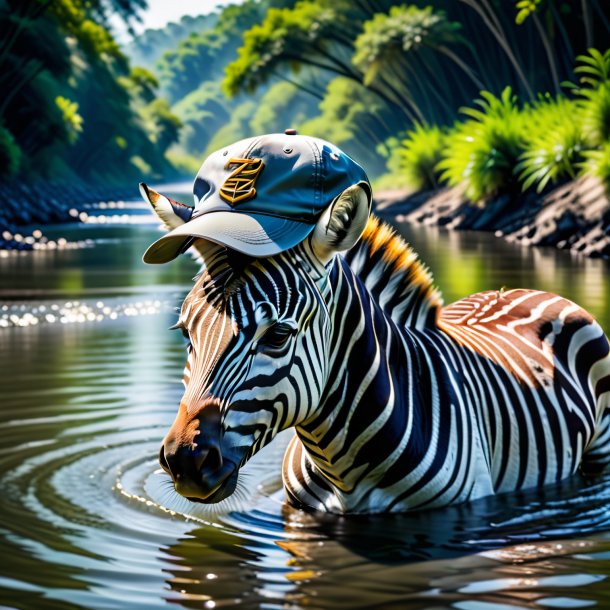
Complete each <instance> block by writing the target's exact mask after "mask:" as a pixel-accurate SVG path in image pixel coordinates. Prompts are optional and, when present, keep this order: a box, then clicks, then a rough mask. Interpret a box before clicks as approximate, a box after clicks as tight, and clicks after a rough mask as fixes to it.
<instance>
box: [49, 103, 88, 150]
mask: <svg viewBox="0 0 610 610" xmlns="http://www.w3.org/2000/svg"><path fill="white" fill-rule="evenodd" d="M55 103H56V104H57V107H58V108H59V110H60V111H61V114H62V118H63V121H64V124H65V126H66V129H67V130H68V134H69V135H68V141H69V142H70V143H74V142H76V140H77V139H78V136H79V134H80V133H81V132H82V131H83V117H82V116H80V114H78V104H77V103H76V102H72V101H71V100H69V99H68V98H66V97H63V96H61V95H58V96H57V97H56V98H55Z"/></svg>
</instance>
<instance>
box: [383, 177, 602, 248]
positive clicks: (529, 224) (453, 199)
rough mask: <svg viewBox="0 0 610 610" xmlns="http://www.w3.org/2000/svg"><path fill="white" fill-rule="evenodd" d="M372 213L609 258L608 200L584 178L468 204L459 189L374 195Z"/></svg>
mask: <svg viewBox="0 0 610 610" xmlns="http://www.w3.org/2000/svg"><path fill="white" fill-rule="evenodd" d="M376 203H377V207H376V211H377V213H378V214H379V215H380V216H383V217H385V218H387V219H388V220H396V221H397V222H410V223H414V224H422V225H428V226H431V225H435V226H443V227H447V228H450V229H456V230H466V229H469V230H476V231H489V232H493V233H494V234H495V235H496V236H498V237H503V238H505V239H507V240H508V241H510V242H513V243H520V244H522V245H525V246H555V247H557V248H561V249H564V250H569V251H571V252H574V253H578V254H583V255H586V256H591V257H603V258H610V198H609V197H608V193H607V192H606V190H605V188H604V185H603V184H602V183H601V182H600V181H599V180H598V179H596V178H594V177H591V176H585V177H582V178H579V179H578V180H574V181H571V182H567V183H565V184H563V185H561V186H558V187H557V188H554V189H552V190H548V191H546V192H545V193H543V194H541V195H537V194H536V193H533V192H528V193H525V194H523V193H519V194H517V195H513V196H511V195H507V194H504V195H500V196H498V197H495V198H492V199H490V200H489V201H488V202H487V203H485V204H484V205H481V204H476V203H473V202H472V201H469V200H468V198H467V197H466V196H465V194H464V191H463V189H462V188H461V187H454V188H442V189H438V190H435V191H427V192H420V193H414V194H413V193H411V194H410V193H408V192H406V191H401V190H394V191H384V192H380V193H378V194H377V195H376Z"/></svg>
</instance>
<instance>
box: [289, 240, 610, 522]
mask: <svg viewBox="0 0 610 610" xmlns="http://www.w3.org/2000/svg"><path fill="white" fill-rule="evenodd" d="M361 248H362V249H365V250H366V249H367V242H366V239H365V241H364V242H363V244H362V246H361ZM359 261H360V262H359ZM364 261H366V264H363V262H364ZM350 263H351V264H352V266H353V267H352V268H350V267H349V264H350ZM378 265H381V267H382V269H381V273H380V272H379V270H378V269H376V268H375V267H376V266H378ZM416 265H418V264H417V263H416ZM384 268H385V270H386V271H387V265H386V264H385V263H384V262H383V261H376V260H375V257H371V256H370V252H367V253H366V256H362V252H358V251H356V252H355V253H350V255H349V256H348V261H346V262H343V263H341V262H340V261H338V262H337V264H336V269H335V270H334V274H333V275H334V277H333V282H332V283H333V285H334V291H333V298H334V301H335V307H334V311H335V312H336V315H337V319H338V320H339V319H340V320H349V321H350V323H351V325H352V326H351V328H350V329H346V328H345V327H343V328H342V329H339V330H338V331H337V332H336V335H335V336H334V337H333V341H331V343H333V344H334V345H337V346H339V347H337V349H336V350H334V352H333V350H331V354H333V355H334V358H332V359H331V371H330V379H332V380H334V384H333V385H331V386H329V388H328V390H327V393H326V394H325V395H324V397H323V405H322V406H321V408H320V410H319V412H318V413H317V416H316V417H315V418H314V419H312V420H310V421H308V422H305V423H303V424H301V425H300V426H297V436H296V437H295V438H294V439H293V441H292V442H291V445H290V447H289V448H288V451H287V455H286V459H285V462H284V469H283V474H284V483H285V486H286V489H287V491H288V494H289V495H290V497H291V498H292V499H293V501H295V502H297V503H299V504H302V505H306V506H313V507H315V508H317V509H320V510H328V511H332V512H375V511H405V510H413V509H423V508H432V507H437V506H444V505H448V504H453V503H459V502H463V501H466V500H472V499H476V498H478V497H482V496H485V495H489V494H492V493H501V492H508V491H514V490H518V489H525V488H528V487H536V486H542V485H545V484H550V483H554V482H557V481H560V480H562V479H564V478H566V477H568V476H570V475H572V474H573V473H574V472H576V470H577V469H578V467H579V466H580V464H581V461H582V459H583V455H585V449H588V450H589V452H590V459H589V462H590V464H589V465H590V467H591V469H592V470H593V469H597V468H599V467H600V465H601V466H603V465H605V464H606V462H607V461H608V459H609V457H610V456H609V453H610V443H609V441H610V438H609V436H610V434H609V432H608V429H609V420H610V417H609V416H610V411H608V410H607V408H608V405H610V393H609V392H608V391H609V390H610V359H609V358H608V341H607V339H606V337H605V335H604V333H603V331H602V330H601V328H600V327H599V325H598V324H597V323H596V322H595V321H594V320H593V319H592V317H591V316H590V315H589V314H587V313H586V312H584V311H583V310H582V309H580V308H578V306H576V305H574V304H573V303H571V302H570V301H567V300H566V299H562V298H561V297H558V296H556V295H552V294H548V293H544V292H539V291H529V290H513V291H508V292H503V293H500V292H495V291H494V292H486V293H481V294H478V295H474V296H473V297H470V298H468V299H464V300H462V301H459V302H457V303H454V304H452V305H450V306H448V307H446V308H444V309H440V302H439V301H438V300H437V299H436V298H435V297H436V296H437V295H434V294H432V295H431V294H430V293H429V292H428V294H427V295H423V296H422V294H421V291H420V290H415V291H413V293H412V294H410V295H407V296H408V297H409V298H410V300H411V303H412V304H413V305H414V308H413V309H411V308H407V309H403V308H401V306H400V304H401V302H402V301H401V300H400V299H397V300H396V301H394V302H393V301H392V299H391V297H390V294H389V292H390V291H389V290H388V288H387V286H388V284H387V282H386V279H387V278H384V275H385V274H384ZM417 273H421V269H417ZM417 273H416V275H417ZM363 284H364V287H365V288H370V290H367V289H363ZM376 289H377V291H379V292H380V293H383V290H384V289H385V291H386V294H385V296H386V297H387V298H386V303H387V304H388V306H387V307H386V309H385V310H384V309H383V308H381V307H380V306H379V304H378V303H379V301H378V300H376V299H374V298H372V296H371V295H372V294H374V293H375V290H376ZM431 296H432V298H430V297H431ZM393 303H395V304H393ZM405 320H406V321H407V325H404V322H405ZM361 333H362V334H361ZM371 336H374V338H375V340H374V342H373V343H372V344H371V343H368V341H369V339H370V337H371ZM342 339H343V341H347V343H345V344H344V345H341V341H342ZM356 380H357V383H356ZM350 392H351V394H350ZM604 415H605V417H604V420H603V422H602V416H604ZM337 422H340V423H339V424H337ZM600 432H605V434H604V435H603V438H599V439H598V442H597V443H595V444H594V443H592V441H593V439H594V437H595V436H596V435H599V434H600ZM354 447H357V448H358V450H357V451H354ZM594 447H597V453H598V455H597V456H596V458H595V459H593V457H594V454H595V451H592V449H593V448H594ZM586 457H589V456H585V458H586Z"/></svg>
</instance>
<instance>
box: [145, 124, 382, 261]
mask: <svg viewBox="0 0 610 610" xmlns="http://www.w3.org/2000/svg"><path fill="white" fill-rule="evenodd" d="M354 184H360V185H361V186H362V187H363V189H364V190H365V191H366V193H367V195H368V197H369V204H370V202H371V199H372V189H371V185H370V183H369V180H368V178H367V176H366V173H365V172H364V170H363V169H362V167H360V165H358V163H356V162H355V161H354V160H353V159H352V158H351V157H349V156H348V155H346V154H345V153H344V152H343V151H341V150H340V149H339V148H337V147H336V146H334V145H333V144H330V143H329V142H326V141H324V140H320V139H318V138H311V137H308V136H302V135H298V134H297V133H296V131H295V130H294V129H287V130H286V131H285V132H284V133H283V134H277V133H275V134H268V135H264V136H259V137H255V138H248V139H246V140H240V141H239V142H236V143H235V144H231V145H230V146H227V147H225V148H222V149H220V150H218V151H216V152H215V153H212V154H211V155H210V156H209V157H208V158H207V159H206V160H205V161H204V163H203V165H202V166H201V169H200V170H199V172H198V174H197V177H196V178H195V183H194V185H193V194H194V198H195V207H194V208H190V207H189V206H183V205H181V204H178V203H177V202H172V206H173V208H174V211H175V212H177V213H178V215H180V216H181V217H182V218H183V220H186V222H185V223H184V224H182V225H180V226H179V227H177V228H175V229H173V230H171V231H169V232H168V233H167V234H166V235H164V236H163V237H161V238H160V239H158V240H157V241H156V242H154V243H153V244H152V245H151V246H150V247H149V248H148V249H147V250H146V252H145V254H144V257H143V260H144V262H146V263H153V264H156V263H166V262H168V261H170V260H173V259H174V258H176V256H178V255H179V254H180V253H181V252H184V251H185V250H186V249H187V248H188V247H189V246H190V244H191V243H192V240H193V238H202V239H207V240H210V241H213V242H216V243H218V244H221V245H224V246H226V247H228V248H231V249H233V250H237V251H238V252H242V253H244V254H248V255H250V256H254V257H262V256H271V255H273V254H277V253H279V252H283V251H284V250H288V249H289V248H292V247H294V246H296V245H297V244H298V243H300V242H301V241H303V239H305V238H306V237H307V236H308V235H309V234H310V233H311V232H312V231H313V229H314V227H315V224H316V222H317V220H318V218H319V217H320V215H321V213H322V212H323V211H324V210H325V209H326V207H327V206H329V205H330V204H331V203H332V202H333V201H334V200H335V199H336V198H337V197H338V196H339V195H340V194H341V193H342V192H343V191H344V190H345V189H347V188H348V187H350V186H353V185H354ZM143 194H144V195H145V196H146V195H147V194H148V190H147V188H146V186H145V185H143ZM146 198H147V199H148V198H149V197H146ZM170 201H171V200H170Z"/></svg>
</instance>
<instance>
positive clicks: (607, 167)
mask: <svg viewBox="0 0 610 610" xmlns="http://www.w3.org/2000/svg"><path fill="white" fill-rule="evenodd" d="M584 157H585V160H584V161H583V163H582V164H581V167H582V170H583V173H584V174H588V175H590V176H595V177H596V178H599V180H601V181H602V182H603V183H604V185H605V187H606V191H607V192H608V194H609V195H610V142H606V143H605V144H604V145H603V146H602V147H601V148H599V149H597V150H588V151H586V152H585V153H584Z"/></svg>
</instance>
